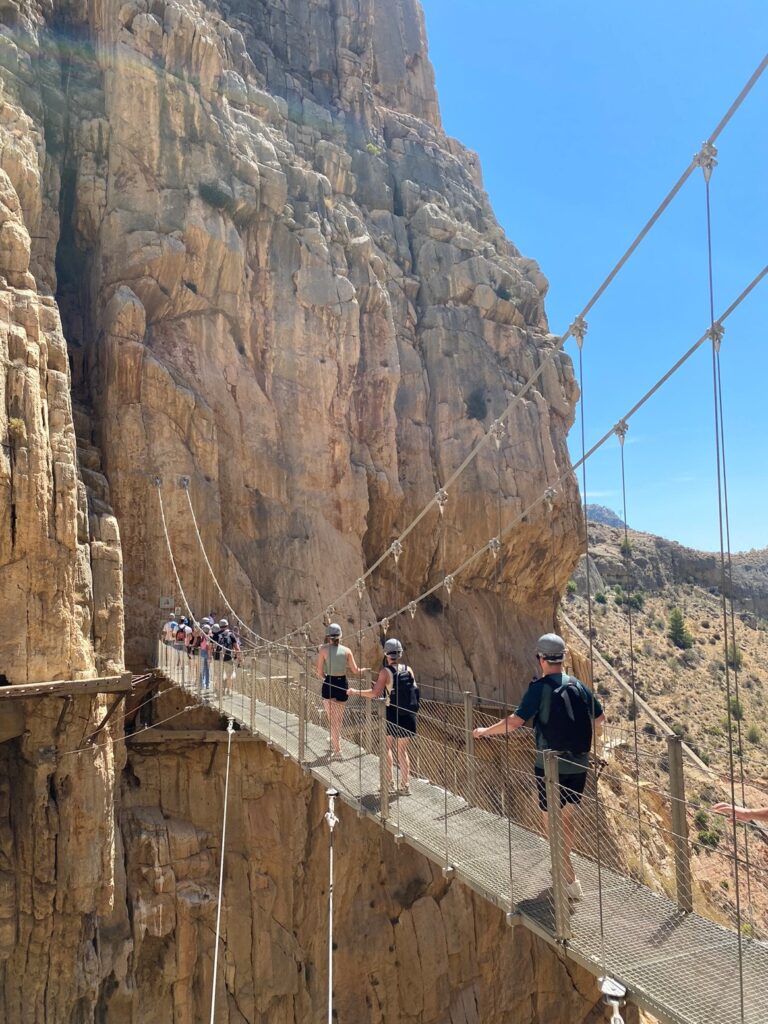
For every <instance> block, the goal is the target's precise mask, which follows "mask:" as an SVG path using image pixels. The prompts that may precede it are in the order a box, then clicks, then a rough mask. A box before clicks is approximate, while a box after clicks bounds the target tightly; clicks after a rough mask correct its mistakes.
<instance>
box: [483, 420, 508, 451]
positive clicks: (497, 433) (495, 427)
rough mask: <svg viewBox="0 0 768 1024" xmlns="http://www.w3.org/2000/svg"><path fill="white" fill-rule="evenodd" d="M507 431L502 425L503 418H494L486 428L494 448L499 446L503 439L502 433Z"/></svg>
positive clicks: (497, 448)
mask: <svg viewBox="0 0 768 1024" xmlns="http://www.w3.org/2000/svg"><path fill="white" fill-rule="evenodd" d="M506 432H507V428H506V427H505V426H504V421H503V420H494V421H493V423H492V424H491V425H490V427H489V429H488V433H489V434H490V435H491V437H492V438H493V441H494V444H495V445H496V450H497V451H498V450H499V448H501V442H502V441H503V440H504V434H505V433H506Z"/></svg>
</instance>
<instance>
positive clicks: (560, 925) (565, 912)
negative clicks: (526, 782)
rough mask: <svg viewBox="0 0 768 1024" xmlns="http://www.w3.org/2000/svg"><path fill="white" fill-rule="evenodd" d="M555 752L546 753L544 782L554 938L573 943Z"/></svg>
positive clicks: (548, 751)
mask: <svg viewBox="0 0 768 1024" xmlns="http://www.w3.org/2000/svg"><path fill="white" fill-rule="evenodd" d="M557 764H558V757H557V751H556V750H545V751H544V782H545V785H546V789H547V819H548V825H549V853H550V859H551V862H552V892H553V896H554V904H555V936H556V937H557V938H558V939H561V940H564V939H570V937H571V915H570V906H569V904H568V893H567V891H566V884H567V883H566V880H565V851H564V848H563V822H562V811H561V808H560V774H559V772H558V767H557Z"/></svg>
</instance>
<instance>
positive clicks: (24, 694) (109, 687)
mask: <svg viewBox="0 0 768 1024" xmlns="http://www.w3.org/2000/svg"><path fill="white" fill-rule="evenodd" d="M132 686H133V676H132V675H131V673H130V672H124V673H123V674H122V675H121V676H104V677H102V678H100V679H56V680H54V681H53V682H50V683H17V684H12V685H11V686H0V702H1V701H5V700H26V699H28V698H30V697H80V696H88V695H89V694H93V693H130V692H131V688H132Z"/></svg>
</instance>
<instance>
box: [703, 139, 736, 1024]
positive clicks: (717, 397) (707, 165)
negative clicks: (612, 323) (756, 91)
mask: <svg viewBox="0 0 768 1024" xmlns="http://www.w3.org/2000/svg"><path fill="white" fill-rule="evenodd" d="M716 154H717V150H716V149H715V148H714V146H707V144H705V145H704V146H702V150H701V153H700V154H699V165H700V166H701V169H702V171H703V174H704V196H705V210H706V227H707V280H708V286H709V319H710V327H709V336H710V338H711V342H712V387H713V393H714V428H715V465H716V470H717V512H718V526H719V533H720V596H721V604H722V617H723V646H724V652H725V695H726V704H727V708H726V715H727V723H728V763H729V770H730V789H731V803H732V805H734V806H735V804H736V773H735V767H734V749H733V747H734V744H733V710H734V709H733V704H732V698H731V680H730V669H729V664H728V662H729V658H730V652H729V650H728V634H729V623H728V605H727V598H726V540H725V523H724V507H723V505H724V499H723V479H722V477H723V460H724V451H723V439H722V422H721V412H722V392H721V387H720V342H721V340H722V336H723V329H722V326H721V325H720V324H716V323H715V289H714V271H713V261H712V204H711V196H710V180H711V177H712V171H713V169H714V167H715V166H716V164H717V161H716V160H715V156H716ZM731 642H732V644H733V645H734V651H735V644H736V638H735V636H734V637H732V640H731ZM731 831H732V839H733V849H734V861H733V871H734V889H735V893H734V898H735V903H736V936H737V943H738V951H739V1003H740V1011H741V1020H742V1022H744V1020H745V1017H744V1013H745V1005H744V950H743V938H742V931H741V884H740V878H739V858H738V849H739V845H738V829H737V827H736V813H735V810H734V811H733V812H732V813H731ZM745 831H746V830H745Z"/></svg>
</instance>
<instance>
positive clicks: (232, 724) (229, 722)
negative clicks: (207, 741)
mask: <svg viewBox="0 0 768 1024" xmlns="http://www.w3.org/2000/svg"><path fill="white" fill-rule="evenodd" d="M234 731H235V720H234V718H232V717H231V716H230V717H229V718H228V719H227V732H228V733H233V732H234Z"/></svg>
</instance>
